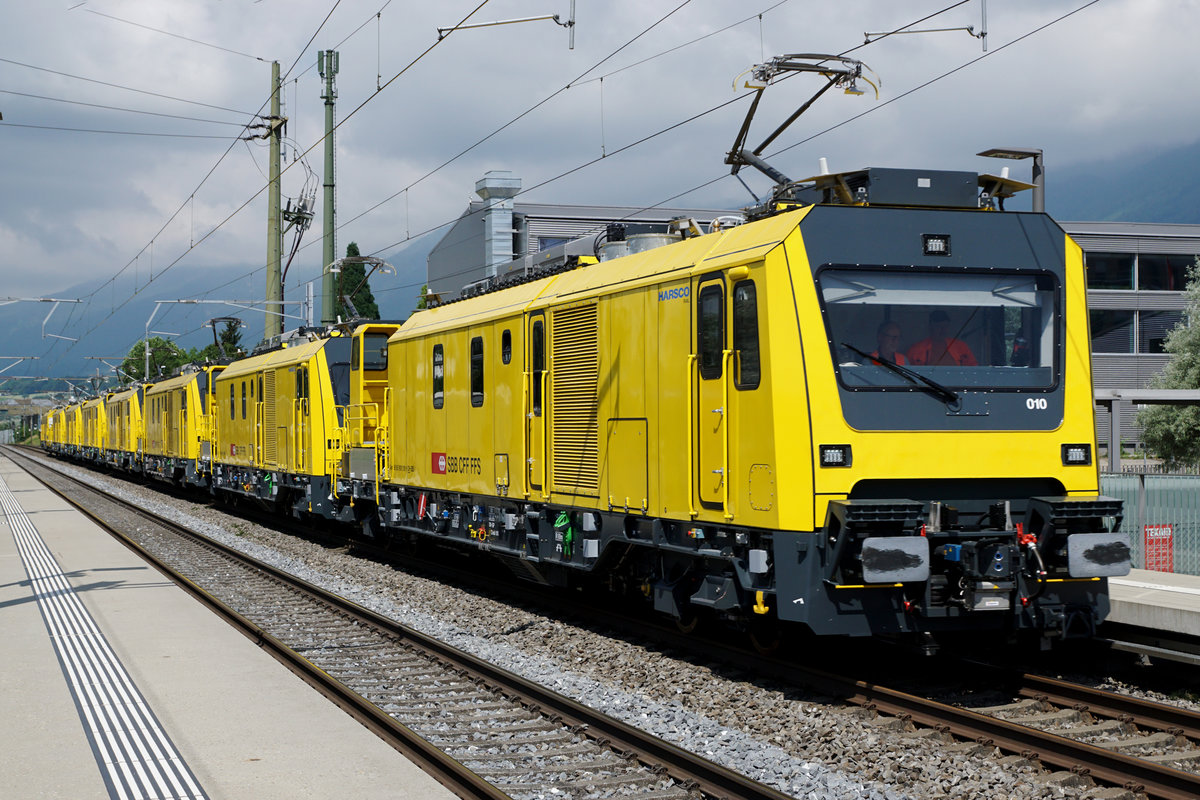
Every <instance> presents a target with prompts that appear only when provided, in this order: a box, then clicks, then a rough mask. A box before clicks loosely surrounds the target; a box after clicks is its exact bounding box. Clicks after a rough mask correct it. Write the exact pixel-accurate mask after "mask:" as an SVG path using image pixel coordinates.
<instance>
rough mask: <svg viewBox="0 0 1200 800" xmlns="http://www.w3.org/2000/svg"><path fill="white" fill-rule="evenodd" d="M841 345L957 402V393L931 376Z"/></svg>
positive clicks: (950, 401)
mask: <svg viewBox="0 0 1200 800" xmlns="http://www.w3.org/2000/svg"><path fill="white" fill-rule="evenodd" d="M842 347H844V348H846V349H847V350H851V351H853V352H855V353H858V354H859V355H860V356H862V357H863V358H866V359H868V360H870V362H871V363H872V364H878V365H879V366H881V367H883V368H884V369H889V370H891V371H892V372H894V373H896V374H897V375H899V376H900V377H902V378H907V379H908V380H909V381H910V382H912V383H916V384H919V385H923V386H924V387H925V388H926V389H929V390H930V391H932V392H933V394H935V395H937V396H938V397H940V398H942V400H944V401H946V402H947V403H957V402H958V394H957V393H955V391H954V390H953V389H950V388H948V387H946V386H943V385H942V384H940V383H938V382H937V381H935V380H933V379H932V378H926V377H925V376H924V375H922V374H921V373H919V372H914V371H913V370H911V369H909V368H908V367H902V366H900V365H899V364H897V363H895V362H893V361H888V360H887V359H884V358H879V357H878V356H873V355H871V354H870V353H866V352H863V351H862V350H859V349H858V348H857V347H855V346H854V345H852V344H848V343H846V342H842Z"/></svg>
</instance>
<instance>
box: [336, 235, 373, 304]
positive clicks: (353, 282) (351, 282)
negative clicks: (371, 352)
mask: <svg viewBox="0 0 1200 800" xmlns="http://www.w3.org/2000/svg"><path fill="white" fill-rule="evenodd" d="M361 255H362V253H360V252H359V251H358V244H357V243H356V242H351V243H350V244H348V245H346V258H357V257H359V256H361ZM343 296H348V297H349V298H350V302H352V303H353V304H354V308H355V310H356V311H358V314H357V315H355V314H352V313H351V312H350V309H349V308H348V307H347V306H346V304H345V303H344V302H343V301H342V297H343ZM337 313H338V315H339V316H341V318H342V319H350V318H351V317H353V316H358V317H361V318H362V319H379V305H378V304H377V303H376V302H375V295H373V294H371V284H370V282H368V281H367V270H366V267H365V266H363V265H362V264H354V263H349V264H347V263H343V264H342V271H341V274H340V275H338V302H337Z"/></svg>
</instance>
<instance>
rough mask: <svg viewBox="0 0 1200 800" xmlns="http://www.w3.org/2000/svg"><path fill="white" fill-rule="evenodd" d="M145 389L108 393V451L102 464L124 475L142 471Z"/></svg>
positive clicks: (106, 410)
mask: <svg viewBox="0 0 1200 800" xmlns="http://www.w3.org/2000/svg"><path fill="white" fill-rule="evenodd" d="M145 393H146V385H145V384H142V385H138V386H134V387H131V388H129V389H125V390H123V391H120V392H110V393H109V395H108V398H107V400H106V401H105V404H104V411H105V414H106V415H107V434H106V435H107V448H106V449H105V451H104V459H103V460H104V463H106V464H108V465H109V466H110V467H115V468H117V469H120V470H124V471H127V472H141V471H142V455H143V450H144V447H145V441H144V440H145V430H146V429H145V426H144V421H143V418H142V405H143V402H144V400H145Z"/></svg>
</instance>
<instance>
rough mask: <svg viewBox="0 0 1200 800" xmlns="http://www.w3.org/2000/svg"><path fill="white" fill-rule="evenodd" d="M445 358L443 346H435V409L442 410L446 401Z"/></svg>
mask: <svg viewBox="0 0 1200 800" xmlns="http://www.w3.org/2000/svg"><path fill="white" fill-rule="evenodd" d="M444 367H445V357H444V356H443V354H442V346H441V345H440V344H435V345H434V346H433V407H434V408H441V407H442V405H443V404H444V403H445V401H446V396H445V394H444V389H445V376H446V373H445V371H444Z"/></svg>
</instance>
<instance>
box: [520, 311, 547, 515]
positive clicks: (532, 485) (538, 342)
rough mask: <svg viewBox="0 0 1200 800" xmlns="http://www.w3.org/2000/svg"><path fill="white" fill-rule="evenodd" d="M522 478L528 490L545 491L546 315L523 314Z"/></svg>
mask: <svg viewBox="0 0 1200 800" xmlns="http://www.w3.org/2000/svg"><path fill="white" fill-rule="evenodd" d="M525 325H526V333H527V335H526V337H525V341H526V342H528V343H529V346H528V351H527V353H526V357H525V365H526V372H525V403H524V406H525V470H526V472H525V478H526V486H528V487H529V489H530V491H534V490H536V491H537V492H539V493H541V494H543V495H544V494H545V490H544V486H545V482H546V412H547V410H548V409H547V408H546V399H547V398H546V382H547V375H548V373H547V371H546V315H545V314H542V313H537V314H531V315H529V316H528V317H527V318H526V321H525Z"/></svg>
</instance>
